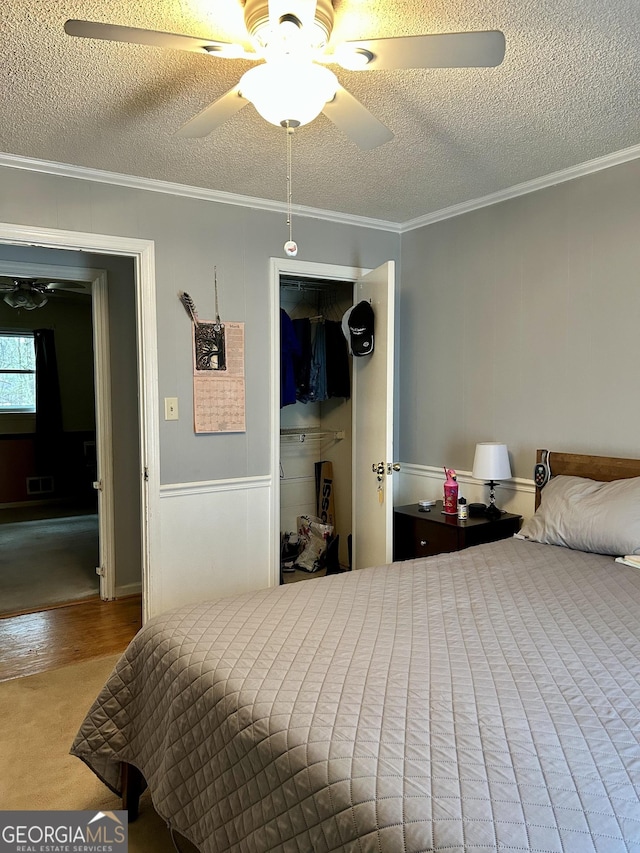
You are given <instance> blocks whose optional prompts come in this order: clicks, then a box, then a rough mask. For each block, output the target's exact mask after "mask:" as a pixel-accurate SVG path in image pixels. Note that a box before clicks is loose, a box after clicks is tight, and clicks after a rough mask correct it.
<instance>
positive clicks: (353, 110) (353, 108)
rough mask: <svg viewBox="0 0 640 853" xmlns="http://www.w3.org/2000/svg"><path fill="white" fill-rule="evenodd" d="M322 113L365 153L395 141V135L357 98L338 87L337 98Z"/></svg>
mask: <svg viewBox="0 0 640 853" xmlns="http://www.w3.org/2000/svg"><path fill="white" fill-rule="evenodd" d="M322 112H323V113H324V114H325V115H326V117H327V118H328V119H329V121H332V122H333V123H334V124H335V126H336V127H338V128H339V129H340V130H341V131H342V132H343V133H344V134H346V135H347V136H348V137H349V139H351V140H352V141H353V142H355V143H356V145H357V146H358V147H359V148H362V149H363V151H370V150H371V149H372V148H377V147H378V145H382V144H383V143H385V142H389V140H390V139H393V133H391V131H390V130H389V128H388V127H385V125H384V124H382V122H381V121H378V119H377V118H376V117H375V116H374V115H372V114H371V113H370V112H369V110H368V109H367V108H366V107H365V105H364V104H361V103H360V101H359V100H358V99H357V98H354V96H353V95H352V94H350V93H349V92H347V90H346V89H343V88H342V86H339V87H338V91H337V92H336V96H335V98H334V99H333V100H332V101H329V103H327V104H325V105H324V109H323V110H322Z"/></svg>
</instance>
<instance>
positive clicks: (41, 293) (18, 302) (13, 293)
mask: <svg viewBox="0 0 640 853" xmlns="http://www.w3.org/2000/svg"><path fill="white" fill-rule="evenodd" d="M61 290H84V291H86V290H87V288H86V286H85V285H84V284H81V283H80V282H75V281H64V282H59V281H47V280H46V279H39V278H6V277H4V276H2V277H0V293H4V301H5V302H6V303H7V305H10V306H11V307H12V308H24V309H25V310H26V311H33V310H34V308H43V307H44V306H45V305H46V304H47V302H48V299H49V296H51V294H53V293H56V292H57V291H61Z"/></svg>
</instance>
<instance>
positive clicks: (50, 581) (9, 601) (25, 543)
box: [0, 514, 100, 614]
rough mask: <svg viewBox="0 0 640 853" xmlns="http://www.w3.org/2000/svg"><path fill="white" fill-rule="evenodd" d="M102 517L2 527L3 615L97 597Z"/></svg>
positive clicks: (0, 603) (0, 574) (0, 576)
mask: <svg viewBox="0 0 640 853" xmlns="http://www.w3.org/2000/svg"><path fill="white" fill-rule="evenodd" d="M98 541H99V540H98V516H97V515H95V514H94V515H76V516H71V517H68V518H47V519H38V520H31V521H21V522H13V523H10V524H2V525H0V614H5V613H16V612H18V611H20V610H27V609H28V610H38V609H41V608H43V607H49V606H51V605H53V604H60V603H62V602H65V601H78V600H81V599H83V598H89V597H91V596H94V595H98V594H99V591H100V583H99V579H98V576H97V575H96V566H97V565H98V559H99V550H98Z"/></svg>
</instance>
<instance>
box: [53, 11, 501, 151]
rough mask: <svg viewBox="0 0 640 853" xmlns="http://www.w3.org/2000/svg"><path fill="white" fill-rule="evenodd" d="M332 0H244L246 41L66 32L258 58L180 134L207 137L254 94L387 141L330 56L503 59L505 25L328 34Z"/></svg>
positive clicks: (261, 105) (405, 64) (389, 63)
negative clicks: (337, 37) (351, 36)
mask: <svg viewBox="0 0 640 853" xmlns="http://www.w3.org/2000/svg"><path fill="white" fill-rule="evenodd" d="M333 18H334V10H333V3H332V0H246V2H245V3H244V21H245V26H246V28H247V37H248V44H249V45H250V47H246V46H245V45H243V44H232V43H229V42H222V41H216V40H208V39H202V38H197V37H194V36H185V35H178V34H173V33H165V32H159V31H156V30H146V29H139V28H136V27H126V26H120V25H117V24H105V23H99V22H96V21H79V20H68V21H67V22H66V23H65V25H64V29H65V32H66V33H67V34H68V35H71V36H79V37H82V38H91V39H102V40H106V41H116V42H126V43H129V44H143V45H150V46H153V47H161V48H167V49H172V50H186V51H191V52H195V53H206V54H208V55H209V56H213V57H217V58H221V59H243V60H250V61H252V62H256V63H259V64H257V65H255V66H254V67H252V68H250V69H249V70H248V71H246V72H245V73H244V74H243V75H242V77H241V79H240V81H239V82H238V84H237V85H236V86H234V87H233V88H232V89H230V90H229V91H228V92H225V94H223V95H222V96H221V97H220V98H218V99H217V100H215V101H214V102H213V103H212V104H210V105H209V106H208V107H206V108H205V109H204V110H202V112H200V113H198V115H196V116H195V117H194V118H192V119H191V120H190V121H188V122H187V123H186V124H184V125H183V126H182V127H181V128H180V129H179V130H178V135H179V136H184V137H202V136H207V135H208V134H210V133H211V132H212V131H214V130H215V129H216V128H217V127H219V126H220V125H221V124H223V123H224V122H225V121H226V120H227V119H229V118H231V116H232V115H234V114H235V113H236V112H238V110H241V109H242V108H243V107H245V106H246V105H247V104H248V103H250V102H251V103H252V104H253V105H254V107H255V108H256V110H257V111H258V112H259V113H260V115H261V116H262V117H263V118H264V119H266V120H267V121H269V122H271V123H272V124H275V125H282V126H283V127H286V128H288V129H291V128H295V127H299V126H300V125H304V124H307V123H308V122H310V121H313V120H314V119H315V118H316V117H317V116H318V115H319V114H320V113H321V112H322V113H324V115H326V116H327V118H328V119H330V121H332V122H333V123H334V124H335V125H336V126H337V127H338V128H340V130H342V131H343V133H345V134H346V135H347V136H348V137H349V138H350V139H352V140H353V142H355V143H356V144H357V145H358V146H359V147H360V148H362V149H364V150H369V149H372V148H376V147H377V146H378V145H382V144H383V143H384V142H388V141H389V140H390V139H392V138H393V133H392V132H391V131H390V130H389V128H387V127H386V126H385V125H384V124H382V122H380V121H379V120H378V119H377V118H376V117H375V116H374V115H372V113H370V112H369V110H368V109H367V108H366V107H365V106H364V104H362V103H361V102H360V101H358V100H357V99H356V98H355V97H354V96H353V95H351V94H350V93H349V92H348V91H347V90H346V89H344V88H343V87H342V86H341V85H340V83H339V82H338V78H337V77H336V75H335V74H334V72H333V71H332V70H331V69H330V68H328V67H327V66H329V65H337V66H339V67H340V68H343V69H347V70H350V71H375V70H393V69H401V68H467V67H492V66H496V65H499V64H500V63H501V62H502V60H503V58H504V52H505V39H504V35H503V33H502V32H500V31H499V30H488V31H477V32H465V33H439V34H432V35H416V36H399V37H395V38H377V39H363V40H358V41H346V42H342V43H340V44H334V43H332V42H331V33H332V30H333Z"/></svg>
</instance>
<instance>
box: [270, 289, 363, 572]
mask: <svg viewBox="0 0 640 853" xmlns="http://www.w3.org/2000/svg"><path fill="white" fill-rule="evenodd" d="M352 305H353V281H340V280H326V279H318V278H307V277H300V276H292V275H281V277H280V309H281V312H282V314H281V319H282V326H281V350H282V354H283V370H284V367H285V366H288V367H289V369H290V368H293V374H294V375H293V379H294V381H295V387H294V385H293V384H292V383H291V378H292V377H291V376H289V381H288V382H287V383H285V387H284V388H283V387H282V386H281V389H280V413H281V414H280V538H281V541H282V547H281V552H282V553H281V565H280V582H281V583H292V582H298V581H302V580H308V579H310V578H314V577H320V576H323V575H324V574H326V573H329V574H331V573H335V572H338V571H345V570H347V569H350V568H351V553H352V551H351V542H352V536H351V521H352V491H353V489H352V483H351V474H352V429H351V427H352V407H351V385H352V360H351V359H350V358H349V350H348V343H347V340H346V338H345V335H344V332H343V327H342V319H343V316H344V314H345V312H346V311H347V309H348V308H350V307H351V306H352ZM287 341H289V345H294V346H295V347H296V351H295V352H289V353H288V354H287ZM298 346H299V349H298ZM289 372H291V371H290V370H289ZM320 374H322V375H320ZM301 525H304V526H305V529H306V530H308V531H310V533H311V535H312V538H313V542H312V543H311V544H310V546H309V547H307V548H306V549H304V550H301V549H302V546H303V542H302V541H301V540H300V537H299V535H298V534H299V530H300V528H301ZM319 537H323V538H324V540H325V541H324V545H323V541H322V538H319ZM317 548H324V550H323V551H322V553H320V554H317V553H316V549H317Z"/></svg>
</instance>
